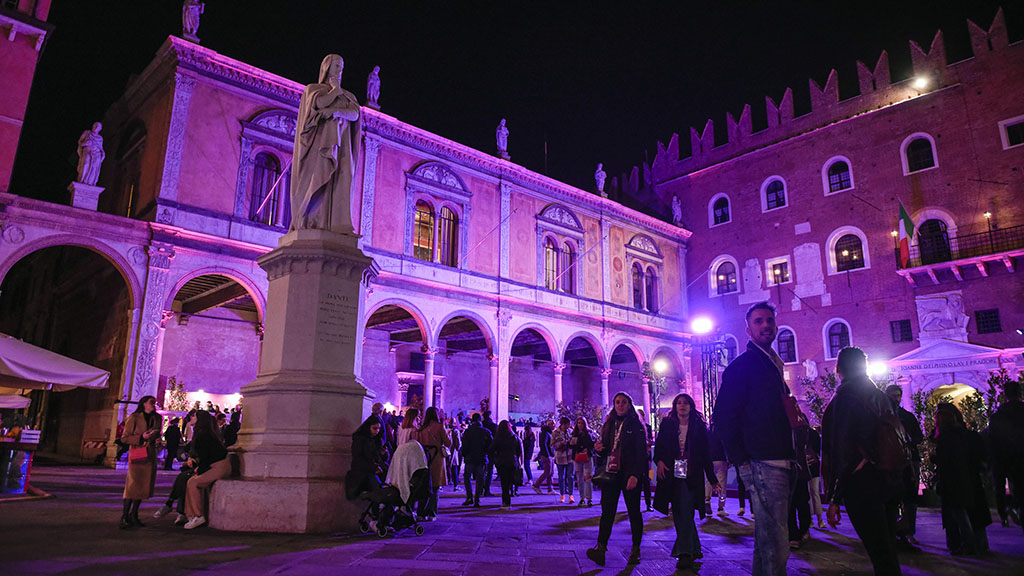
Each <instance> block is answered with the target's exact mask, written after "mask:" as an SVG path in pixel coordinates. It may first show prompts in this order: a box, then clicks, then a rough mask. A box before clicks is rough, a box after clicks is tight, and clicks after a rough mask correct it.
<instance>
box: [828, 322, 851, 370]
mask: <svg viewBox="0 0 1024 576" xmlns="http://www.w3.org/2000/svg"><path fill="white" fill-rule="evenodd" d="M825 335H826V336H825V337H826V340H827V341H826V342H825V344H826V346H825V349H826V350H827V352H828V356H827V359H829V360H831V359H834V358H838V357H839V351H840V350H842V349H843V348H846V347H847V346H849V345H850V327H849V326H848V325H847V324H846V322H843V321H842V320H835V321H833V322H832V323H831V324H829V325H828V328H827V329H826V330H825Z"/></svg>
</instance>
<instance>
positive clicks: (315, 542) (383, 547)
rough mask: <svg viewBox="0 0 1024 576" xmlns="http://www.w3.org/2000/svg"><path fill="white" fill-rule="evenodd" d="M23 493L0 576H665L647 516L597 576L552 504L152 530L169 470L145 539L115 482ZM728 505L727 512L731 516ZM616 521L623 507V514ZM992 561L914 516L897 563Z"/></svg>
mask: <svg viewBox="0 0 1024 576" xmlns="http://www.w3.org/2000/svg"><path fill="white" fill-rule="evenodd" d="M33 476H34V484H35V485H37V486H38V487H40V488H42V489H43V490H46V491H47V492H50V493H51V494H53V496H55V498H52V499H47V500H29V501H20V502H4V503H0V532H2V533H3V539H2V541H0V574H4V575H9V576H22V575H25V576H29V575H36V574H76V575H78V574H146V575H153V574H210V573H216V574H217V575H218V576H241V575H251V574H281V575H300V574H372V575H373V576H390V575H392V574H396V575H397V574H410V575H415V576H429V575H433V574H480V575H488V576H503V575H506V574H508V575H512V574H515V575H531V574H591V575H593V574H631V573H632V574H671V573H673V571H674V569H675V563H674V560H673V559H672V558H670V557H669V555H668V551H669V550H670V549H671V546H672V541H673V538H674V536H673V531H672V525H671V521H670V520H669V519H668V518H665V517H662V516H661V515H660V514H657V513H646V514H645V515H644V519H645V521H646V524H645V530H646V531H645V536H644V541H643V561H642V562H641V564H640V565H639V566H636V567H633V568H628V567H627V566H626V560H625V555H627V554H628V552H629V545H630V541H629V528H628V523H627V522H626V520H625V515H624V514H623V515H622V516H621V520H622V521H621V522H619V523H617V524H616V526H615V529H614V531H613V533H612V541H611V544H610V546H609V553H608V566H607V567H606V568H605V569H604V570H599V569H598V567H597V566H595V565H594V564H593V563H591V562H590V561H589V560H587V558H586V557H585V556H584V551H585V550H586V549H587V548H588V547H590V546H592V545H593V543H594V541H595V539H596V537H597V517H598V507H597V506H595V507H593V508H583V509H579V508H576V507H575V506H564V505H563V506H556V505H554V504H553V502H554V501H555V497H553V496H537V495H533V494H532V490H528V492H530V493H531V495H528V496H522V497H519V498H517V499H515V501H514V504H515V506H516V507H515V509H513V511H512V512H499V511H498V509H497V506H498V498H494V499H493V500H494V502H493V503H492V504H491V505H488V506H485V507H483V508H479V509H467V508H462V507H461V506H459V504H461V502H462V500H463V495H462V493H461V492H456V493H454V494H453V493H451V492H448V493H445V494H444V497H443V498H442V500H441V508H442V511H441V515H440V516H439V517H438V519H437V521H435V522H432V523H428V524H425V525H424V526H425V528H426V533H425V534H424V535H423V536H419V537H416V536H413V535H412V534H411V531H406V533H403V534H402V535H400V536H397V537H388V538H385V539H380V538H378V537H377V536H374V535H366V536H345V535H320V536H296V535H286V534H242V533H225V532H218V531H216V530H212V529H209V528H205V527H204V528H199V529H197V530H195V531H191V532H186V531H184V530H182V529H181V528H178V527H175V526H173V525H172V520H171V519H170V518H164V519H161V520H152V514H153V512H154V511H155V510H156V508H157V507H158V506H159V504H160V503H161V502H162V497H163V495H165V494H167V491H168V488H169V486H170V483H171V481H172V480H173V478H174V473H173V472H163V471H161V472H160V473H159V488H158V491H157V493H158V495H159V496H160V498H153V499H152V500H149V501H148V502H146V503H145V504H144V507H143V514H142V519H143V521H144V522H147V526H146V527H145V528H137V529H135V530H132V531H122V530H119V529H118V528H117V518H118V516H119V513H120V507H121V502H120V498H121V489H122V486H123V477H124V472H123V471H116V470H108V469H102V468H92V467H82V466H62V467H51V466H39V467H37V468H36V469H35V470H34V471H33ZM734 508H735V500H733V499H730V501H729V510H730V511H735V510H734ZM622 510H624V507H623V508H622ZM700 530H701V543H702V544H703V547H704V560H703V565H702V566H701V567H700V569H699V573H700V574H701V575H703V576H712V575H719V574H721V575H728V574H748V573H749V572H750V566H751V548H752V546H753V536H752V524H751V521H750V520H748V519H743V518H739V517H737V516H735V515H730V516H728V517H726V518H725V519H724V520H719V519H715V520H711V521H707V522H704V523H702V524H701V526H700ZM988 534H989V539H990V541H991V544H992V549H993V554H992V555H990V556H987V557H985V558H981V559H967V558H953V557H951V556H950V555H949V554H948V553H946V552H945V551H944V549H942V544H943V542H944V540H943V536H942V531H941V527H940V525H939V519H938V514H937V513H936V511H933V510H927V511H924V512H923V514H922V515H921V520H920V525H919V529H918V537H919V539H920V540H921V543H922V544H923V545H924V553H923V554H920V555H917V556H914V557H908V558H903V559H902V560H903V563H904V574H949V575H954V574H986V573H988V574H993V575H996V574H1007V575H1009V574H1021V573H1024V535H1022V532H1021V529H1020V528H1019V527H1016V526H1014V527H1013V528H1003V527H1001V526H998V525H994V526H991V527H989V530H988ZM812 536H813V538H814V539H813V540H812V541H811V542H810V543H809V544H807V545H805V547H804V548H803V549H802V550H800V551H798V552H796V553H795V554H794V556H793V557H792V558H791V560H790V562H789V568H790V573H792V574H828V575H839V574H864V573H870V566H869V565H868V564H867V561H866V557H865V555H864V552H863V548H861V546H860V544H859V542H857V541H856V539H855V537H854V535H853V531H852V529H851V528H850V526H849V525H848V523H845V522H844V524H843V525H842V526H841V527H840V529H839V530H838V531H832V530H828V531H821V530H818V529H813V530H812Z"/></svg>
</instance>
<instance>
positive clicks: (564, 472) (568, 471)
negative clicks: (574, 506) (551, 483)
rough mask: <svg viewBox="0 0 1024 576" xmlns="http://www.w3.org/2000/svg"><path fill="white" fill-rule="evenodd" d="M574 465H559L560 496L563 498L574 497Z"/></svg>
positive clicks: (570, 463)
mask: <svg viewBox="0 0 1024 576" xmlns="http://www.w3.org/2000/svg"><path fill="white" fill-rule="evenodd" d="M572 465H573V463H572V462H571V461H570V462H569V463H568V464H559V465H558V494H559V495H561V496H572V485H573V474H572V472H573V470H572V468H573V466H572Z"/></svg>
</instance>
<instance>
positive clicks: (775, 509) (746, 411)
mask: <svg viewBox="0 0 1024 576" xmlns="http://www.w3.org/2000/svg"><path fill="white" fill-rule="evenodd" d="M747 334H748V335H749V336H750V342H749V343H747V351H746V352H744V353H743V354H741V355H740V356H739V357H737V358H736V359H735V360H733V362H732V364H729V367H728V368H726V369H725V372H724V373H723V374H722V388H721V390H720V391H719V393H718V400H717V401H716V403H715V406H714V417H713V419H714V422H715V427H716V431H717V432H718V434H719V438H720V439H721V440H722V445H723V446H724V447H725V453H726V456H728V457H729V462H731V463H732V464H734V465H736V466H737V470H738V471H739V475H740V478H741V479H742V480H743V483H744V485H745V486H746V489H747V492H748V493H749V495H750V505H751V507H752V508H753V511H754V518H755V519H754V570H753V574H754V576H769V575H777V576H784V575H785V574H786V562H787V561H788V560H789V506H790V501H791V499H792V496H793V489H794V487H795V486H796V451H795V450H794V448H793V429H792V426H791V425H790V421H789V417H788V416H787V415H786V408H785V406H784V402H785V401H786V400H785V399H786V398H788V397H789V395H790V394H789V387H788V386H787V385H786V381H785V380H784V379H783V362H782V358H780V357H779V355H778V354H777V353H776V352H775V350H773V349H772V342H773V341H774V340H775V336H776V335H777V334H778V327H777V326H776V324H775V308H774V307H773V306H772V305H771V304H769V303H768V302H760V303H758V304H754V305H753V306H751V307H750V309H749V310H747Z"/></svg>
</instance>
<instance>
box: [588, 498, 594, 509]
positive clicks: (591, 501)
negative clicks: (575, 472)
mask: <svg viewBox="0 0 1024 576" xmlns="http://www.w3.org/2000/svg"><path fill="white" fill-rule="evenodd" d="M593 505H594V501H593V500H591V499H590V498H587V508H590V507H591V506H593Z"/></svg>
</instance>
